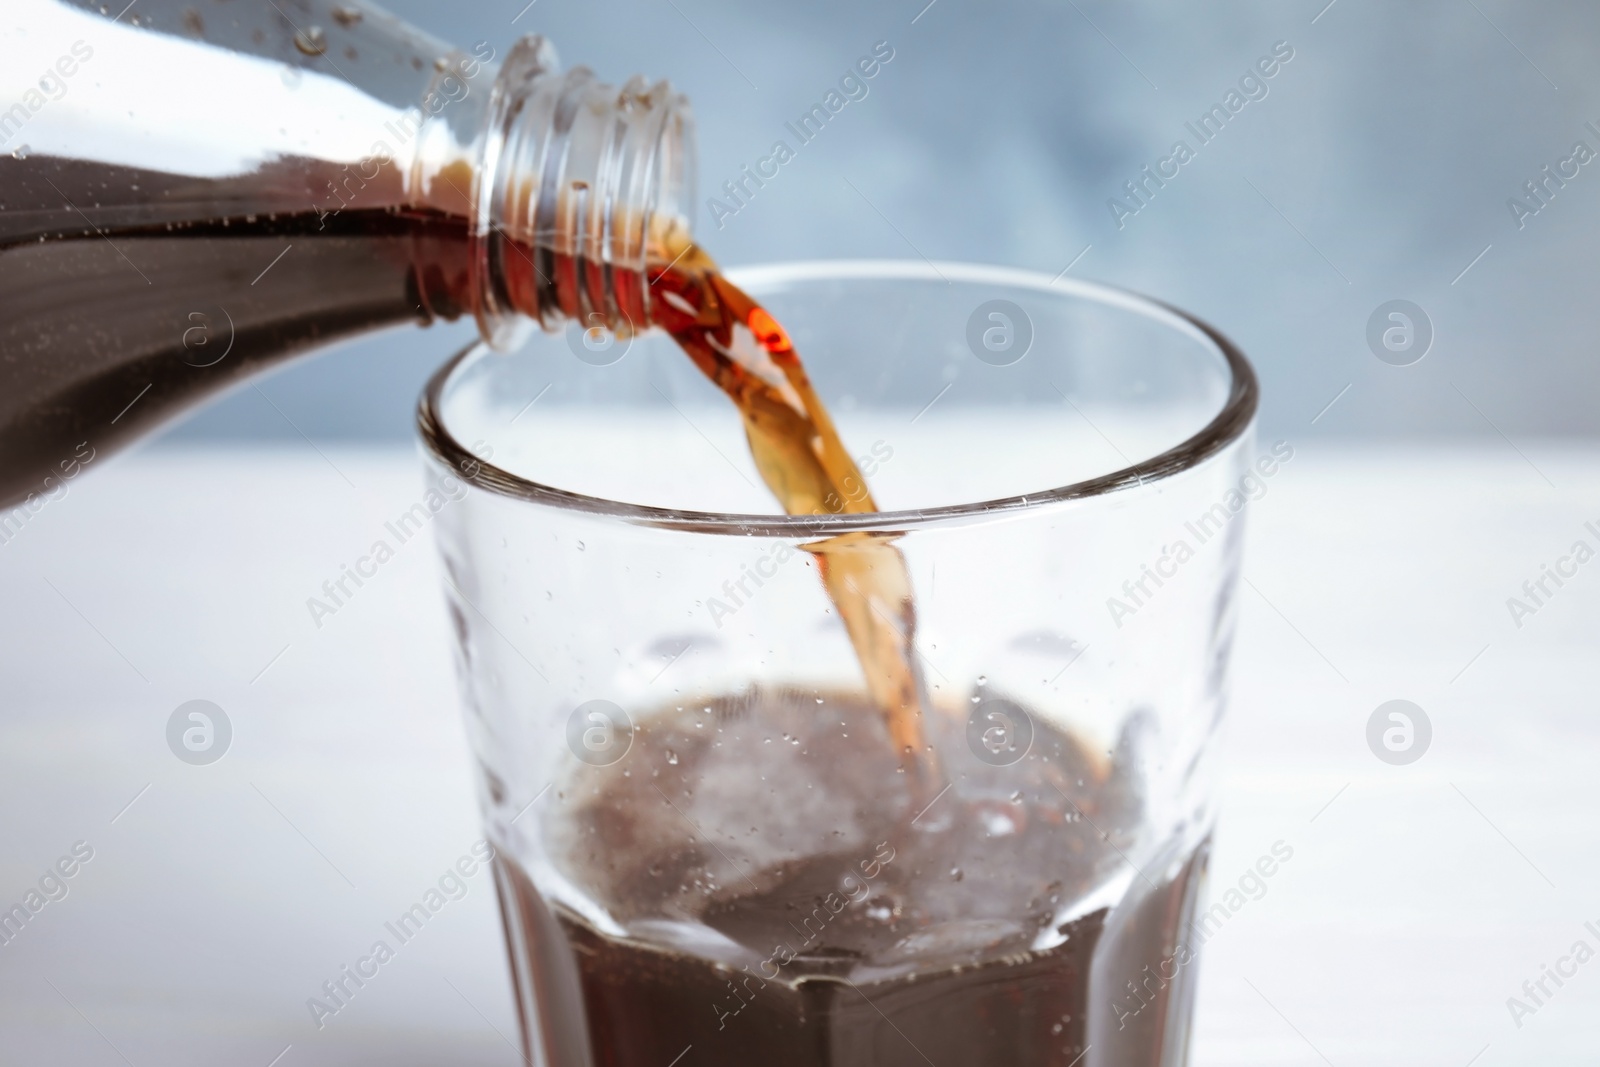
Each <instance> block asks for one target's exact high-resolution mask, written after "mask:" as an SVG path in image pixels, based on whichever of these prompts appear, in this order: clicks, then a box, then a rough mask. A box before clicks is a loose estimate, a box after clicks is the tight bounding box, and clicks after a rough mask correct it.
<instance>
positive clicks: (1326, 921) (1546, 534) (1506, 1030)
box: [0, 441, 1600, 1067]
mask: <svg viewBox="0 0 1600 1067" xmlns="http://www.w3.org/2000/svg"><path fill="white" fill-rule="evenodd" d="M1518 445H1519V447H1520V448H1521V450H1522V452H1524V453H1526V456H1527V458H1526V459H1524V458H1523V457H1522V456H1520V455H1519V454H1518V453H1517V452H1516V451H1514V450H1513V449H1511V448H1510V447H1508V446H1506V445H1504V444H1501V443H1494V444H1482V445H1474V446H1471V447H1457V448H1450V449H1444V448H1433V449H1423V448H1408V447H1405V446H1398V445H1397V446H1391V447H1383V448H1376V447H1374V448H1368V449H1362V450H1353V449H1350V448H1348V447H1344V448H1341V447H1339V446H1335V445H1330V444H1323V443H1319V442H1311V443H1305V444H1302V445H1301V447H1299V449H1298V451H1297V455H1296V460H1295V462H1294V463H1293V464H1292V465H1290V466H1288V467H1286V468H1285V469H1284V470H1283V472H1282V473H1280V475H1279V476H1278V477H1277V478H1275V479H1274V480H1273V481H1272V483H1271V486H1270V491H1269V493H1268V495H1267V496H1266V497H1265V498H1264V499H1263V500H1261V501H1260V502H1259V503H1257V504H1254V505H1252V516H1251V518H1250V523H1251V532H1250V543H1249V548H1248V558H1249V563H1248V567H1247V570H1246V574H1247V577H1248V579H1249V581H1250V583H1251V585H1252V587H1253V589H1247V590H1246V592H1245V599H1244V602H1243V603H1244V608H1243V614H1242V618H1241V632H1240V638H1239V642H1238V646H1237V654H1236V660H1235V664H1234V697H1233V703H1232V710H1231V718H1230V721H1229V724H1228V727H1227V730H1226V735H1225V744H1226V745H1227V758H1226V761H1225V771H1226V779H1225V782H1224V787H1223V793H1224V807H1223V815H1222V823H1221V832H1220V835H1219V840H1218V848H1217V851H1216V853H1215V855H1214V860H1213V867H1212V893H1213V896H1215V895H1216V894H1218V893H1220V891H1221V890H1222V889H1223V888H1224V887H1226V886H1227V885H1229V884H1232V883H1236V882H1237V880H1238V878H1239V876H1240V875H1241V874H1243V873H1244V872H1245V870H1246V869H1247V868H1248V867H1249V866H1250V865H1251V864H1253V863H1254V861H1255V859H1256V857H1258V856H1259V855H1261V854H1262V853H1264V852H1266V851H1267V850H1268V849H1269V848H1270V846H1271V845H1272V843H1273V842H1275V841H1277V840H1279V839H1282V840H1283V841H1285V842H1286V843H1288V844H1289V845H1291V846H1292V847H1293V849H1294V857H1293V859H1292V860H1291V861H1289V862H1288V863H1286V864H1284V865H1283V867H1282V869H1281V870H1280V871H1279V872H1278V873H1277V874H1276V875H1275V876H1274V877H1273V878H1272V879H1270V881H1269V882H1268V890H1267V892H1266V894H1265V896H1263V897H1262V898H1261V899H1259V900H1253V901H1251V902H1250V903H1249V904H1248V905H1247V906H1246V907H1245V908H1243V909H1242V910H1241V911H1240V912H1239V913H1238V914H1237V915H1235V916H1234V917H1233V918H1231V919H1230V920H1229V921H1228V922H1227V923H1226V925H1225V926H1224V927H1223V928H1222V929H1221V930H1220V931H1219V932H1218V933H1217V935H1216V936H1215V937H1214V938H1213V939H1212V940H1211V941H1210V943H1208V944H1207V945H1206V949H1205V956H1204V960H1203V963H1202V970H1201V979H1200V981H1201V986H1200V997H1199V1007H1198V1015H1199V1021H1198V1037H1197V1046H1196V1050H1195V1057H1194V1062H1196V1063H1198V1064H1202V1065H1213V1064H1216V1065H1223V1064H1274V1065H1297V1064H1307V1065H1313V1064H1335V1065H1338V1067H1344V1065H1346V1064H1396V1065H1399V1064H1404V1065H1407V1067H1416V1065H1433V1064H1437V1065H1439V1067H1466V1065H1467V1064H1468V1063H1473V1062H1475V1063H1476V1064H1479V1065H1482V1067H1492V1065H1497V1064H1521V1063H1540V1064H1545V1065H1564V1064H1579V1063H1584V1064H1590V1063H1593V1062H1594V1061H1595V1056H1596V1055H1597V1049H1600V962H1589V963H1587V964H1585V965H1584V966H1583V967H1581V968H1579V970H1578V972H1577V974H1576V976H1574V977H1571V978H1569V979H1566V983H1565V985H1564V986H1562V987H1560V988H1559V989H1556V988H1555V987H1554V986H1551V987H1550V988H1552V989H1553V990H1554V992H1555V995H1554V996H1553V997H1551V998H1549V1000H1548V1002H1547V1003H1546V1004H1545V1005H1544V1006H1543V1007H1541V1008H1540V1009H1539V1010H1538V1012H1537V1013H1536V1014H1534V1015H1529V1016H1527V1017H1526V1018H1523V1019H1522V1020H1521V1026H1520V1027H1519V1026H1518V1025H1516V1023H1515V1022H1514V1021H1513V1020H1512V1018H1511V1014H1510V1012H1509V1011H1508V1009H1507V1006H1506V1000H1507V998H1508V997H1511V996H1513V995H1517V996H1520V995H1521V992H1520V989H1521V986H1522V983H1523V982H1524V981H1525V980H1527V979H1534V978H1538V977H1539V971H1540V968H1541V966H1542V965H1544V964H1553V963H1554V962H1555V961H1556V959H1557V957H1559V956H1562V955H1563V954H1565V953H1566V952H1567V951H1568V950H1569V948H1570V946H1571V945H1572V944H1573V943H1574V942H1575V941H1577V940H1579V939H1583V940H1586V941H1588V943H1589V944H1590V946H1591V948H1594V949H1596V950H1600V938H1597V937H1595V936H1594V935H1592V934H1589V933H1587V932H1586V931H1585V929H1584V923H1585V921H1594V922H1595V923H1596V926H1597V927H1600V849H1597V846H1600V829H1597V819H1596V816H1597V815H1600V802H1597V792H1600V784H1597V783H1600V774H1597V767H1600V720H1597V717H1596V707H1595V705H1596V700H1595V696H1594V693H1595V690H1596V683H1597V681H1600V658H1597V657H1596V656H1595V655H1594V651H1595V646H1596V641H1595V627H1596V622H1597V620H1600V561H1595V562H1591V563H1589V564H1588V565H1587V566H1585V567H1583V568H1581V569H1580V571H1579V574H1578V576H1577V577H1576V578H1574V579H1572V580H1571V581H1569V582H1568V584H1567V585H1566V586H1565V587H1564V588H1562V589H1561V590H1560V591H1559V593H1558V595H1557V596H1555V597H1554V598H1552V599H1551V601H1550V602H1549V603H1548V605H1547V606H1545V607H1543V608H1542V609H1541V610H1539V611H1538V613H1537V614H1536V615H1534V616H1533V617H1530V618H1528V619H1525V620H1523V621H1524V625H1523V626H1522V627H1521V628H1520V629H1519V628H1517V627H1516V626H1515V625H1514V624H1513V622H1512V619H1511V617H1510V614H1509V613H1508V611H1507V609H1506V605H1505V601H1506V598H1507V597H1510V596H1513V595H1516V594H1517V593H1518V591H1519V588H1520V586H1521V584H1522V582H1523V581H1524V580H1525V579H1528V578H1532V577H1537V576H1538V573H1539V570H1540V565H1541V563H1549V562H1554V560H1555V558H1556V557H1557V556H1558V555H1560V554H1562V553H1563V552H1565V551H1566V549H1567V547H1568V546H1569V545H1570V544H1571V543H1572V542H1573V541H1574V540H1577V539H1578V538H1580V537H1581V538H1584V539H1586V540H1588V541H1589V542H1590V543H1591V545H1594V546H1595V547H1600V538H1596V537H1594V536H1593V535H1590V534H1588V533H1587V532H1586V531H1585V530H1584V529H1583V524H1584V522H1585V521H1586V520H1595V521H1596V525H1597V526H1600V462H1597V461H1600V449H1595V448H1592V447H1579V446H1574V445H1563V444H1558V443H1540V442H1526V441H1521V442H1518ZM320 449H321V454H319V453H318V452H317V451H314V450H313V448H311V447H310V446H301V447H298V448H294V449H285V450H280V451H242V452H241V451H217V452H212V453H209V454H203V455H202V454H195V453H187V452H177V451H163V450H159V449H156V450H146V451H144V452H142V453H140V454H136V455H132V456H126V457H120V458H116V459H106V460H101V461H96V463H95V464H94V465H93V467H92V468H91V471H92V476H90V477H85V478H81V479H79V480H77V481H75V482H73V483H72V484H71V489H70V492H69V493H68V495H67V496H66V497H65V498H64V499H61V500H58V501H54V502H52V503H50V504H49V505H48V506H47V507H46V508H44V509H43V510H42V511H41V512H40V513H39V514H38V515H37V516H35V517H34V518H33V520H32V521H30V522H29V523H28V524H27V526H26V527H24V528H23V529H22V530H21V531H20V533H18V534H17V535H16V536H15V537H14V538H13V539H12V540H11V541H10V543H7V544H0V667H3V671H4V675H3V683H0V905H3V906H5V907H9V906H10V904H11V903H13V902H14V901H17V900H20V899H21V898H22V896H23V894H24V893H26V892H27V890H28V889H29V888H30V886H31V885H33V884H34V883H35V882H36V881H37V880H38V878H39V877H40V875H41V874H42V873H43V872H44V871H45V869H46V868H47V867H48V866H49V865H51V864H52V863H54V862H55V861H56V859H57V858H58V857H60V856H61V855H63V854H65V853H66V852H67V851H68V850H69V849H70V848H71V846H72V845H73V844H74V843H75V842H77V841H86V842H88V843H89V845H90V846H91V847H92V848H93V849H94V858H93V859H92V860H91V861H89V862H88V863H86V864H84V865H83V867H82V869H81V870H79V871H78V873H77V874H76V875H74V877H73V878H71V879H70V880H69V881H68V882H67V885H68V887H69V892H68V895H67V896H66V897H65V898H64V899H62V900H59V901H55V902H52V903H50V904H48V905H47V906H46V907H45V908H44V909H43V910H42V911H41V912H40V913H39V914H38V915H37V916H36V917H35V918H34V919H33V921H32V922H31V923H30V924H28V925H27V926H26V927H25V928H24V929H23V931H22V932H21V934H20V935H18V936H17V937H16V938H15V939H14V940H13V941H12V942H11V943H10V944H8V945H5V946H3V947H0V1063H3V1064H7V1065H9V1064H14V1063H15V1064H45V1063H50V1064H57V1063H60V1064H74V1065H77V1064H81V1065H98V1064H107V1065H114V1064H131V1065H134V1067H147V1065H151V1067H153V1065H156V1064H163V1065H169V1067H182V1065H188V1064H222V1063H226V1064H239V1065H245V1067H250V1065H255V1067H267V1065H268V1064H273V1063H275V1064H276V1065H278V1067H307V1065H312V1064H353V1063H385V1064H390V1065H397V1067H398V1065H407V1064H417V1065H421V1064H438V1063H445V1062H449V1063H452V1064H459V1065H476V1064H483V1065H491V1064H492V1065H503V1067H510V1065H513V1064H516V1063H518V1062H520V1060H519V1057H518V1055H517V1053H516V1052H515V1051H514V1049H513V1048H512V1043H513V1042H515V1040H516V1031H515V1021H514V1018H513V1015H512V1008H511V1000H510V993H509V982H508V977H507V972H506V966H505V961H504V953H503V948H502V943H501V940H500V933H499V919H498V915H497V913H496V905H495V900H494V892H493V888H492V886H491V885H490V883H489V881H488V878H487V876H486V875H484V874H482V873H480V874H478V875H477V876H476V877H474V878H473V879H471V880H469V890H468V892H467V895H466V896H465V897H464V898H463V899H461V900H459V901H456V902H453V903H451V904H449V905H448V906H447V907H446V908H444V909H443V910H442V911H441V912H440V913H439V915H438V916H436V917H435V919H434V920H433V921H432V922H431V923H430V924H429V925H428V926H427V927H426V928H425V929H424V930H423V931H422V932H421V933H420V934H419V935H418V936H417V937H416V938H415V939H414V940H413V941H412V942H410V943H408V944H407V945H405V946H403V947H402V948H401V949H400V951H399V953H398V954H397V956H396V958H395V960H394V961H392V962H391V963H389V964H388V965H386V966H385V967H384V968H383V969H381V970H380V972H379V975H378V976H377V977H376V978H374V979H372V980H371V981H370V982H369V983H368V984H367V986H366V987H365V988H363V989H362V990H361V991H360V992H359V993H358V995H357V996H356V997H355V998H354V999H353V1000H352V1001H351V1002H350V1004H349V1006H348V1007H347V1008H346V1009H345V1010H343V1011H341V1012H340V1013H339V1014H338V1015H337V1016H335V1017H334V1018H332V1019H329V1020H327V1021H326V1025H325V1026H324V1027H322V1028H321V1029H318V1027H317V1026H316V1025H315V1024H314V1023H313V1021H312V1018H311V1014H310V1012H309V1011H308V1010H307V1008H306V1004H305V1002H306V998H307V997H309V996H311V995H313V994H315V993H316V992H317V991H318V987H319V986H320V985H321V983H322V982H323V981H324V980H325V979H327V978H329V977H332V976H334V975H335V973H336V972H337V971H338V969H339V967H340V965H341V964H344V963H350V962H353V961H354V960H355V958H356V957H357V956H359V955H361V954H363V953H365V952H366V951H367V949H368V947H369V946H370V945H371V943H372V942H373V941H374V940H375V939H376V938H378V937H379V936H382V934H383V929H382V928H383V923H384V922H385V921H386V920H389V919H392V918H393V917H395V916H396V915H398V914H399V913H400V912H401V911H403V910H404V909H405V908H407V907H408V906H409V905H410V904H411V903H413V902H414V901H415V900H417V899H418V898H419V897H420V896H421V894H422V893H423V892H424V891H425V890H426V889H427V888H428V887H429V886H430V885H432V884H433V883H434V881H435V880H436V879H437V878H438V876H439V875H440V874H441V873H442V872H443V871H444V870H445V868H446V867H448V866H449V865H450V864H451V863H453V862H454V860H455V859H456V858H457V857H458V856H460V855H462V854H464V853H465V852H467V850H468V847H469V845H470V844H471V843H472V842H473V841H474V840H475V839H476V838H477V836H478V833H477V812H476V808H475V802H474V799H473V790H472V786H471V766H470V762H469V757H468V754H467V751H466V746H465V743H464V740H463V735H462V730H461V728H460V725H459V723H458V721H457V710H456V696H455V688H454V680H453V677H452V668H451V660H450V651H449V646H448V640H449V634H448V629H447V625H446V621H445V614H444V609H443V602H442V598H441V597H440V595H439V592H438V589H439V578H438V570H437V563H436V560H435V557H434V554H433V548H432V546H431V544H429V543H427V542H426V541H425V540H424V539H421V538H419V539H416V540H414V541H412V542H410V543H408V544H407V545H405V546H404V547H403V548H402V549H401V550H400V552H399V554H398V556H397V557H396V558H395V559H394V560H393V561H391V562H389V563H388V564H386V565H385V567H384V568H383V569H382V571H381V573H380V577H379V579H377V580H375V581H371V582H369V583H368V584H367V586H366V587H364V588H363V589H362V590H361V593H360V596H359V597H357V598H356V599H354V600H352V601H351V602H350V604H349V605H348V606H347V607H346V608H344V609H342V610H341V611H340V612H339V613H338V614H337V616H336V617H333V618H330V619H326V620H324V625H323V627H322V628H321V629H320V630H317V629H315V628H314V627H313V626H312V623H311V620H310V617H309V615H308V613H307V611H306V608H305V599H306V597H308V596H311V595H312V594H313V593H315V592H316V590H317V589H318V587H319V586H320V585H321V583H322V582H323V580H324V579H326V578H329V577H332V576H335V575H336V574H337V571H338V567H339V565H340V564H341V563H342V562H348V561H349V560H351V559H353V558H354V556H355V555H358V554H359V553H360V551H361V550H363V549H364V547H365V546H366V545H367V544H369V543H370V542H371V540H372V539H373V537H374V536H376V535H377V532H378V531H379V530H380V528H381V526H382V523H383V522H384V520H386V519H388V518H390V517H392V516H393V515H394V514H397V513H398V512H399V511H401V510H403V509H404V508H405V507H406V506H408V505H409V504H410V503H411V502H412V501H414V500H415V499H416V498H417V496H418V493H419V485H420V473H419V468H418V461H417V459H416V456H415V455H414V453H412V452H411V451H410V450H392V451H365V452H363V451H355V450H350V449H341V448H334V447H330V446H329V445H326V444H324V445H321V446H320ZM1535 465H1536V466H1535ZM1547 479H1548V480H1547ZM1396 697H1404V698H1406V699H1410V700H1413V701H1415V702H1417V703H1418V704H1420V705H1421V706H1422V707H1423V708H1425V709H1426V711H1427V712H1428V714H1429V716H1430V717H1431V719H1432V722H1433V727H1434V739H1433V743H1432V747H1431V748H1430V750H1429V751H1428V753H1427V754H1426V755H1425V756H1424V757H1423V758H1422V759H1421V760H1420V761H1419V762H1417V763H1415V764H1412V765H1410V766H1404V767H1393V766H1389V765H1386V764H1384V763H1382V762H1380V761H1379V760H1378V759H1376V758H1375V757H1374V756H1373V755H1372V753H1371V752H1369V751H1368V749H1367V747H1366V742H1365V733H1364V731H1365V725H1366V721H1367V718H1368V716H1369V715H1370V714H1371V712H1372V710H1373V709H1374V708H1375V707H1376V706H1377V705H1378V704H1379V703H1381V702H1383V701H1385V700H1389V699H1391V698H1396ZM195 698H204V699H208V700H212V701H215V702H216V703H218V704H219V705H221V706H222V707H223V708H224V709H226V711H227V713H228V715H229V716H230V717H231V720H232V723H233V727H234V731H235V734H234V738H233V741H232V747H231V749H230V750H229V752H228V754H227V755H226V757H225V758H224V759H222V760H221V761H220V762H218V763H216V764H213V765H211V766H206V767H193V766H189V765H186V764H184V763H181V762H180V761H178V760H177V759H175V758H174V757H173V755H172V754H171V752H169V751H168V749H167V747H166V743H165V738H164V730H165V726H166V721H167V718H168V716H169V715H170V714H171V712H172V711H173V709H174V708H175V707H177V705H178V704H180V703H182V702H184V701H187V700H191V699H195ZM130 801H131V802H132V803H131V805H130ZM279 1056H281V1058H280V1059H277V1060H274V1057H279ZM1474 1057H1478V1058H1477V1059H1476V1060H1474ZM940 1067H946V1065H943V1064H941V1065H940Z"/></svg>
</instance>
